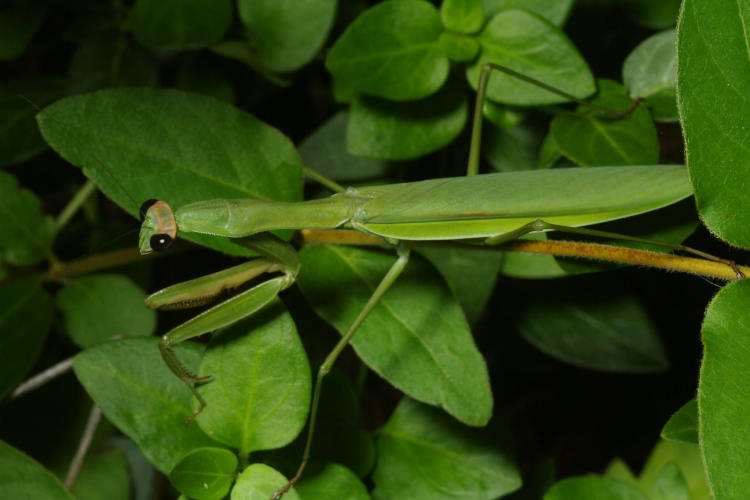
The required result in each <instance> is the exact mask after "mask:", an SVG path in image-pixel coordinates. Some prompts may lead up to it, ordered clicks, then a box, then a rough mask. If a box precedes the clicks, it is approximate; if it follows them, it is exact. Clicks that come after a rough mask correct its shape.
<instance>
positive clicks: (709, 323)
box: [698, 280, 750, 500]
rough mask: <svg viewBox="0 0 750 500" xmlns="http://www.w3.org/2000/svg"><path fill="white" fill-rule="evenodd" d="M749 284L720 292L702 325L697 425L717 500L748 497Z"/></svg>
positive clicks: (749, 475)
mask: <svg viewBox="0 0 750 500" xmlns="http://www.w3.org/2000/svg"><path fill="white" fill-rule="evenodd" d="M748 301H750V280H741V281H737V282H734V283H730V284H729V285H727V286H725V287H724V288H723V289H722V290H721V291H720V292H719V293H718V294H717V295H716V296H715V297H714V299H713V300H712V301H711V303H710V304H709V306H708V310H707V311H706V318H705V320H704V321H703V329H702V335H703V364H702V365H701V374H700V382H699V385H698V415H699V419H698V424H699V434H700V443H701V450H702V451H703V457H704V460H705V463H706V470H707V472H708V479H709V481H710V483H711V489H712V490H713V492H714V495H715V496H716V499H717V500H730V499H732V500H734V499H737V500H740V499H741V498H743V497H744V496H746V495H747V492H748V491H750V453H748V450H750V420H748V418H747V408H748V407H749V406H750V371H748V370H747V360H748V358H749V357H750V317H749V316H748V313H747V304H748Z"/></svg>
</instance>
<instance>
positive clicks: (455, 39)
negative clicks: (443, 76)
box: [438, 31, 479, 62]
mask: <svg viewBox="0 0 750 500" xmlns="http://www.w3.org/2000/svg"><path fill="white" fill-rule="evenodd" d="M438 43H439V44H440V47H441V48H442V50H443V52H445V55H446V56H447V57H448V59H450V60H451V61H455V62H468V61H471V60H472V59H474V57H476V55H477V52H479V42H477V40H476V39H475V38H473V37H470V36H464V35H457V34H455V33H451V32H450V31H444V32H442V33H440V38H439V39H438Z"/></svg>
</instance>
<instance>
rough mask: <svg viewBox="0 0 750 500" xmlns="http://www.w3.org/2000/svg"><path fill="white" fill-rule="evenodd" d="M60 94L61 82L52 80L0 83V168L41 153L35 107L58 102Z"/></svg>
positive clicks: (38, 79)
mask: <svg viewBox="0 0 750 500" xmlns="http://www.w3.org/2000/svg"><path fill="white" fill-rule="evenodd" d="M64 91H65V85H64V83H63V81H62V80H60V79H58V78H53V77H39V78H24V79H19V80H8V81H2V82H0V129H2V130H3V133H2V134H0V166H5V165H13V164H16V163H21V162H24V161H26V160H28V159H29V158H31V157H33V156H35V155H37V154H38V153H41V152H42V151H44V149H45V148H46V147H47V145H46V144H45V143H44V140H42V136H41V135H40V134H39V129H38V127H37V125H36V122H35V121H34V114H35V113H36V112H37V107H39V106H45V105H47V104H48V103H50V102H52V101H54V100H55V99H59V98H60V97H62V95H63V93H64ZM3 198H5V197H3Z"/></svg>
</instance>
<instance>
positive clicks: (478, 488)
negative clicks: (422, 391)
mask: <svg viewBox="0 0 750 500" xmlns="http://www.w3.org/2000/svg"><path fill="white" fill-rule="evenodd" d="M493 427H494V426H491V427H490V428H487V429H471V428H467V427H465V426H463V425H461V424H460V423H458V422H456V421H455V420H453V419H452V418H450V417H449V416H447V415H445V414H444V413H442V412H440V411H439V410H437V409H435V408H431V407H429V406H425V405H422V404H420V403H417V402H416V401H413V400H411V399H409V398H404V399H403V400H401V403H399V405H398V407H396V410H395V411H394V412H393V415H391V418H390V419H389V420H388V423H387V424H386V425H385V427H383V428H382V429H381V430H380V433H379V434H380V439H379V440H378V463H377V466H376V467H375V472H374V474H373V481H374V482H375V485H376V486H377V488H378V491H379V492H380V493H381V494H382V495H384V496H385V498H389V499H391V500H400V499H404V500H406V499H430V500H448V499H466V498H474V499H478V500H479V499H487V500H490V499H494V498H498V497H500V496H503V495H505V494H507V493H510V492H512V491H515V490H517V489H518V488H520V486H521V476H520V474H519V472H518V467H517V466H516V464H515V462H514V460H513V458H512V456H511V453H509V451H508V448H509V447H510V446H509V443H510V441H509V439H508V437H506V436H504V435H502V433H498V432H497V429H493Z"/></svg>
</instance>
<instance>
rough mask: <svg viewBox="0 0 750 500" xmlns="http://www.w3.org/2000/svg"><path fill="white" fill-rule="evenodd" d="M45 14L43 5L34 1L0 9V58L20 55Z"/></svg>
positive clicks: (5, 58) (4, 58)
mask: <svg viewBox="0 0 750 500" xmlns="http://www.w3.org/2000/svg"><path fill="white" fill-rule="evenodd" d="M46 14H47V9H46V8H45V6H44V5H39V4H36V3H34V4H31V3H26V4H24V3H20V2H17V3H16V4H15V5H8V6H4V8H3V10H2V11H0V60H9V59H13V58H15V57H17V56H19V55H21V54H22V53H23V51H24V50H26V45H28V43H29V40H31V37H33V36H34V33H36V31H37V30H38V29H39V26H41V24H42V21H44V18H45V16H46Z"/></svg>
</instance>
